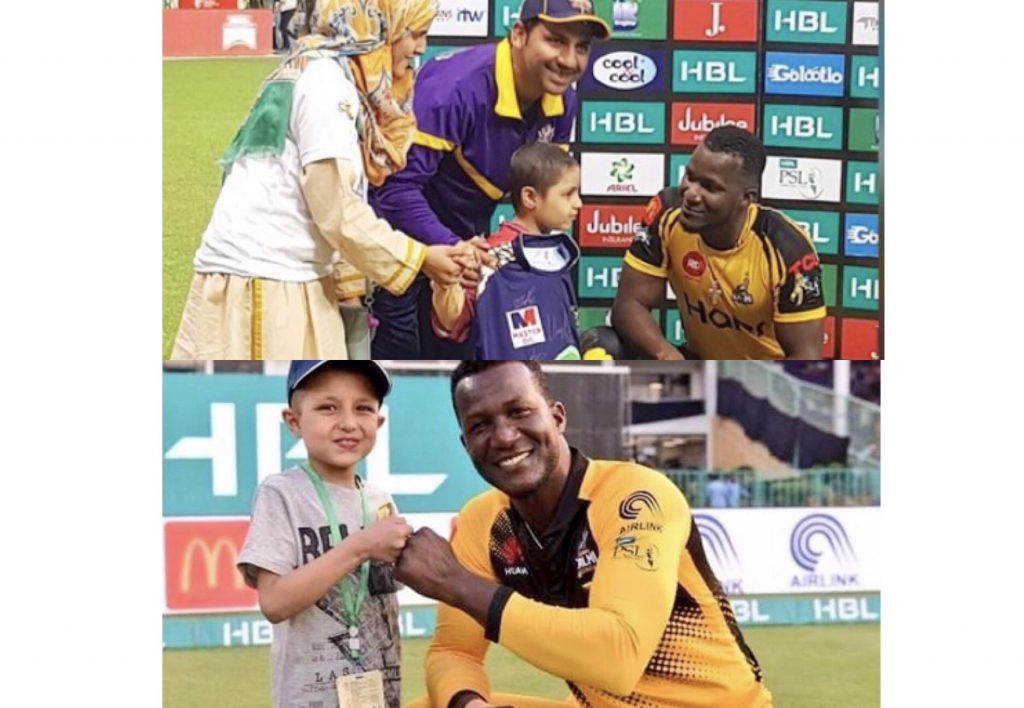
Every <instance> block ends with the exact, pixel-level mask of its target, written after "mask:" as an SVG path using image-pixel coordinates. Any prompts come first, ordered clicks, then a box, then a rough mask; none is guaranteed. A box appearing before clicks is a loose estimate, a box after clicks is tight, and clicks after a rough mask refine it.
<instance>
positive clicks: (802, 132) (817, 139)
mask: <svg viewBox="0 0 1024 708" xmlns="http://www.w3.org/2000/svg"><path fill="white" fill-rule="evenodd" d="M764 132H765V136H764V144H765V145H777V146H780V147H799V148H808V149H821V150H840V149H842V147H843V109H842V108H833V107H829V108H824V107H818V106H787V105H778V104H769V105H767V106H765V107H764Z"/></svg>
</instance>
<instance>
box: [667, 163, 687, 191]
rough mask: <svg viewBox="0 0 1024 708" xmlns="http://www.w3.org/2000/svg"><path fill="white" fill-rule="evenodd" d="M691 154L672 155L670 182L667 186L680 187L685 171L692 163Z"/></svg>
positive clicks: (669, 173) (669, 168) (669, 169)
mask: <svg viewBox="0 0 1024 708" xmlns="http://www.w3.org/2000/svg"><path fill="white" fill-rule="evenodd" d="M690 157H691V155H670V156H669V161H668V182H666V183H665V184H666V186H669V185H671V186H673V187H678V186H679V185H681V184H682V183H683V173H684V172H686V166H687V165H688V164H690Z"/></svg>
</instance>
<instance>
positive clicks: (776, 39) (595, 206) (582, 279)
mask: <svg viewBox="0 0 1024 708" xmlns="http://www.w3.org/2000/svg"><path fill="white" fill-rule="evenodd" d="M519 4H520V0H442V3H441V14H440V15H439V16H438V20H437V21H436V22H435V23H434V26H433V28H432V30H431V42H432V44H431V46H430V48H429V49H428V51H427V57H432V56H435V55H436V54H438V53H440V52H444V51H449V50H452V49H457V48H458V47H461V46H465V45H469V44H476V43H478V42H481V41H496V40H497V39H500V38H501V37H504V36H505V34H506V33H507V32H508V28H509V27H510V26H511V24H512V23H513V22H514V21H515V20H516V18H517V16H518V15H517V12H518V9H519ZM594 7H595V11H596V12H597V13H598V14H599V15H601V16H602V17H604V18H605V19H607V20H608V22H609V25H611V26H612V30H613V34H612V39H611V40H610V41H608V42H599V43H596V44H595V45H594V48H593V51H592V53H591V60H590V64H589V66H588V69H587V72H586V74H585V75H584V76H583V77H582V79H581V80H580V82H579V86H578V88H579V95H580V111H579V119H578V125H577V126H576V133H575V135H576V140H577V142H575V143H573V146H572V150H573V154H575V155H576V156H577V158H578V159H579V160H580V163H581V165H582V170H583V178H582V193H583V200H584V203H585V205H586V206H585V207H584V209H583V210H582V211H581V213H580V217H579V221H578V223H577V224H576V226H575V229H574V234H575V236H576V237H577V239H578V240H579V243H580V247H581V249H582V257H581V259H580V262H579V264H578V266H577V268H578V272H577V276H576V282H577V289H578V295H579V299H580V326H581V329H585V328H587V327H592V326H595V325H598V324H602V323H604V322H605V321H606V318H607V314H608V309H609V307H610V305H611V302H612V298H613V297H614V295H615V289H616V287H617V286H618V278H619V273H620V270H621V267H622V255H623V252H624V250H625V249H626V248H627V247H628V246H629V244H630V242H631V240H632V237H633V232H634V230H635V228H636V227H637V225H638V224H639V220H640V217H641V214H642V206H643V205H644V204H645V203H646V201H647V199H648V198H649V197H650V196H651V195H653V194H655V193H656V192H657V191H658V190H660V189H661V188H662V187H664V186H666V185H668V184H679V182H680V179H681V176H682V173H683V170H684V169H685V167H686V162H687V160H688V159H689V155H690V154H691V153H692V152H693V149H694V147H695V146H696V145H697V144H698V143H699V142H700V141H701V140H702V139H703V137H704V135H706V134H707V132H708V131H709V130H711V128H713V127H715V126H718V125H722V124H725V123H734V124H737V125H740V126H743V127H746V128H748V129H749V130H752V131H754V132H756V133H757V134H758V135H759V136H760V137H761V139H762V140H763V141H764V143H765V147H766V148H767V151H768V154H769V156H770V157H769V160H768V166H767V168H766V170H765V174H764V180H763V190H762V192H763V193H762V197H763V201H764V203H765V204H767V205H769V206H773V207H777V208H779V209H781V210H783V211H784V212H786V213H787V214H788V215H789V216H791V217H792V218H793V219H794V220H795V221H797V222H799V223H800V224H802V225H803V227H804V228H805V229H807V231H808V232H809V233H810V235H811V237H812V238H813V240H814V242H815V245H816V247H817V249H818V253H819V254H820V255H821V258H822V261H823V262H824V264H825V268H824V285H825V288H826V293H825V295H826V302H827V304H828V308H829V316H828V319H827V321H826V341H825V342H824V343H823V349H822V351H823V353H824V354H825V355H826V356H834V357H842V358H849V359H867V358H877V357H878V356H879V355H880V349H879V338H880V331H879V314H880V308H879V296H880V289H881V288H880V268H879V258H880V252H881V241H880V236H879V234H880V233H881V231H880V228H879V218H878V204H879V198H880V195H881V175H880V173H879V170H878V151H879V137H880V136H879V133H880V122H879V112H878V105H879V97H880V95H881V70H880V67H879V61H878V46H879V37H880V33H879V21H878V20H879V3H878V2H860V1H857V2H849V1H847V0H718V1H714V0H594ZM509 211H510V210H509V209H508V208H507V207H505V208H499V210H498V211H497V212H496V214H495V216H494V219H493V223H492V226H493V227H494V228H496V227H497V225H498V223H499V222H500V221H501V220H502V219H504V218H506V217H507V216H508V214H509ZM655 319H656V320H657V321H658V322H659V324H660V325H661V326H662V329H663V331H664V332H665V334H666V336H667V338H668V339H669V340H670V341H673V342H675V343H682V342H683V341H684V338H685V333H684V332H683V331H682V329H681V328H680V327H679V316H678V313H677V312H676V310H675V302H674V301H673V300H671V299H669V294H668V293H666V299H665V302H664V303H662V305H661V307H660V308H659V310H658V312H656V313H655Z"/></svg>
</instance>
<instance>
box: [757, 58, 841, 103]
mask: <svg viewBox="0 0 1024 708" xmlns="http://www.w3.org/2000/svg"><path fill="white" fill-rule="evenodd" d="M845 68H846V57H845V56H843V55H842V54H805V53H802V52H765V58H764V92H765V93H773V94H786V95H791V96H834V97H838V96H842V95H843V85H844V81H845V76H846V73H845Z"/></svg>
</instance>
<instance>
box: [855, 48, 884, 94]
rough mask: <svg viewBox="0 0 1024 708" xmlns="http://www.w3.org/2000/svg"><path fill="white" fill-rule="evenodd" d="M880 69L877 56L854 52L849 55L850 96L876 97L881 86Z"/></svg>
mask: <svg viewBox="0 0 1024 708" xmlns="http://www.w3.org/2000/svg"><path fill="white" fill-rule="evenodd" d="M881 79H882V70H881V68H879V66H878V57H877V56H865V55H863V54H855V55H854V56H852V57H850V96H852V97H853V98H878V94H879V90H880V88H881V86H882V80H881Z"/></svg>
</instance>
